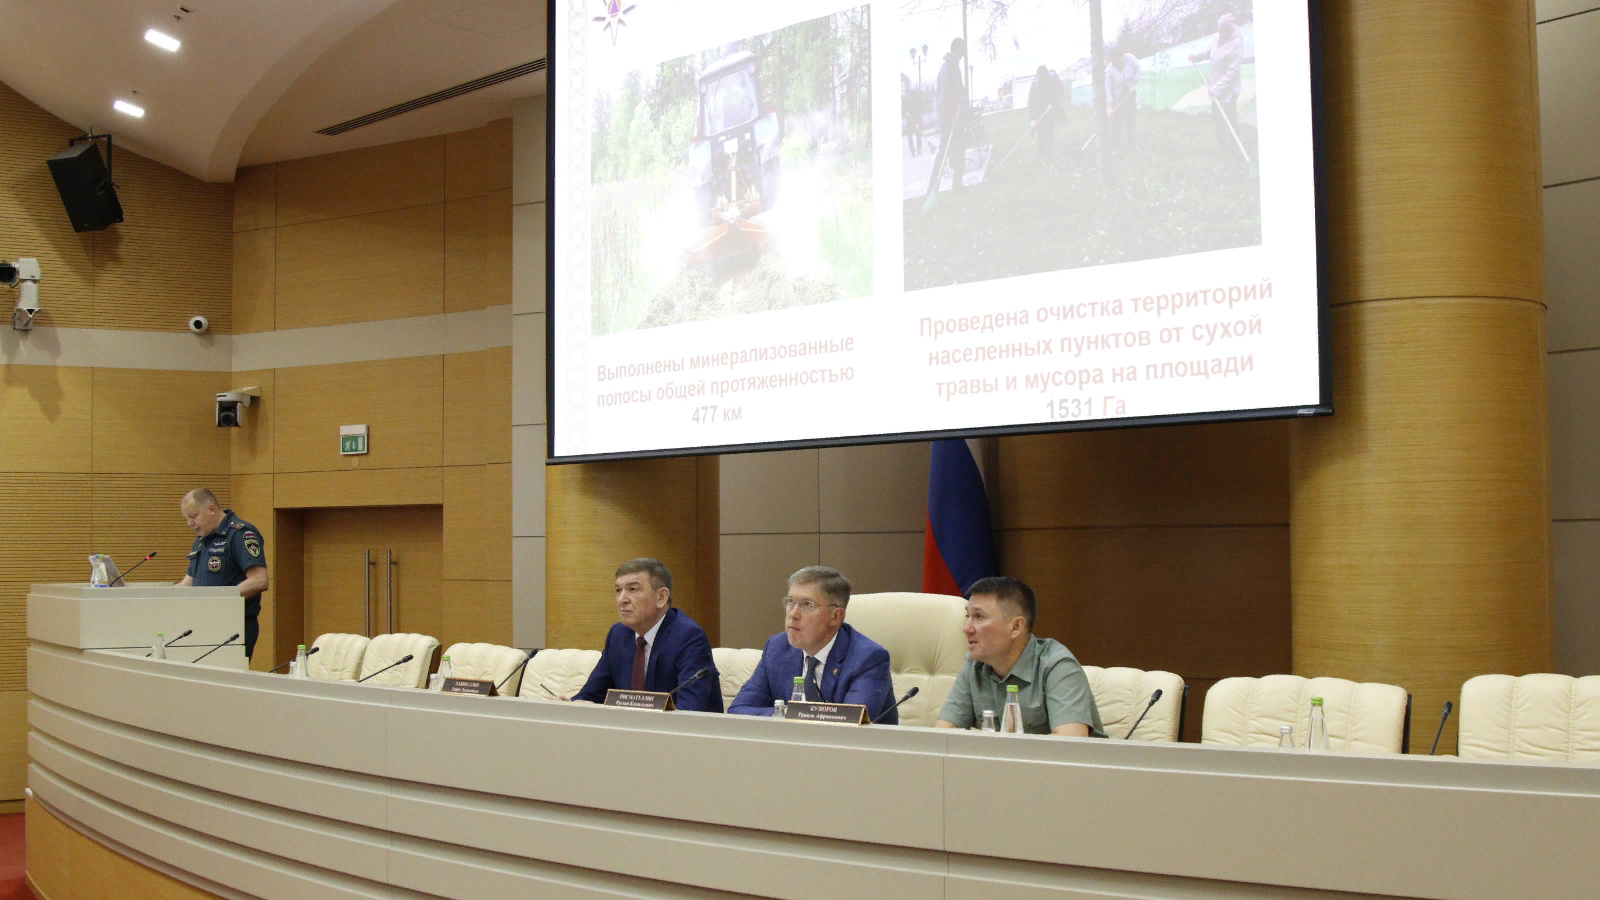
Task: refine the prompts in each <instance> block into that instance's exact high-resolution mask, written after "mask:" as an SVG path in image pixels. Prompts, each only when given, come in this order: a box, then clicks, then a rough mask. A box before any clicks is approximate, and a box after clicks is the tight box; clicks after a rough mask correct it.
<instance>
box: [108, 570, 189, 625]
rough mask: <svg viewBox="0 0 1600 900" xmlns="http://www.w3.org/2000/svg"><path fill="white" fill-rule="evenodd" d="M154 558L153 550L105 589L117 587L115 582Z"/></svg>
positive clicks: (112, 580)
mask: <svg viewBox="0 0 1600 900" xmlns="http://www.w3.org/2000/svg"><path fill="white" fill-rule="evenodd" d="M155 558H156V552H155V551H154V550H151V551H150V555H149V556H146V557H145V558H144V559H141V560H139V561H138V562H136V563H134V564H133V565H132V566H129V567H128V571H127V572H123V573H122V574H121V575H118V576H117V577H115V578H113V579H111V583H110V584H108V585H106V587H116V586H117V582H119V581H121V580H122V579H124V578H126V577H128V572H132V571H133V570H134V569H137V568H139V567H140V566H142V565H144V564H145V563H147V562H149V561H150V560H152V559H155ZM123 587H127V585H126V584H124V585H123ZM173 640H177V638H173Z"/></svg>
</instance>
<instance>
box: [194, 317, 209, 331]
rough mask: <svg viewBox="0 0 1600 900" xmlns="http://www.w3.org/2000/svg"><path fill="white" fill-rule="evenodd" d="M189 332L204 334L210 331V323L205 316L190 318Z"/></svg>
mask: <svg viewBox="0 0 1600 900" xmlns="http://www.w3.org/2000/svg"><path fill="white" fill-rule="evenodd" d="M189 330H190V331H192V332H194V333H195V334H205V333H206V332H207V331H210V330H211V321H210V320H209V319H207V318H206V317H205V316H190V317H189Z"/></svg>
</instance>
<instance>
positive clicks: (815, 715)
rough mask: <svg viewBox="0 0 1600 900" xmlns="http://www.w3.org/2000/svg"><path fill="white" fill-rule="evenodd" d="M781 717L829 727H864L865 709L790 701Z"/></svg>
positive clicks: (843, 704)
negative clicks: (821, 723) (819, 723)
mask: <svg viewBox="0 0 1600 900" xmlns="http://www.w3.org/2000/svg"><path fill="white" fill-rule="evenodd" d="M783 717H784V718H785V719H790V720H792V721H795V722H824V723H826V724H829V725H865V724H867V708H866V707H865V706H863V705H862V704H860V703H814V702H812V701H809V700H791V701H789V704H788V705H787V706H785V707H784V708H783Z"/></svg>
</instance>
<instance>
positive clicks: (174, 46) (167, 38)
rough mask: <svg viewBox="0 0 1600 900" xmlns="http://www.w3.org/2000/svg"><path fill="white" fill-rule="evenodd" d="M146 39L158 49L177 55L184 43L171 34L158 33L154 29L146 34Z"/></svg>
mask: <svg viewBox="0 0 1600 900" xmlns="http://www.w3.org/2000/svg"><path fill="white" fill-rule="evenodd" d="M144 39H145V40H147V41H149V42H150V43H152V44H155V45H156V46H157V47H160V48H161V49H163V50H166V51H168V52H169V53H177V52H178V48H179V47H182V46H183V42H182V41H180V40H178V39H177V38H175V37H173V36H172V35H170V34H165V33H163V32H160V31H157V30H155V29H154V28H152V29H150V30H149V31H146V32H145V33H144Z"/></svg>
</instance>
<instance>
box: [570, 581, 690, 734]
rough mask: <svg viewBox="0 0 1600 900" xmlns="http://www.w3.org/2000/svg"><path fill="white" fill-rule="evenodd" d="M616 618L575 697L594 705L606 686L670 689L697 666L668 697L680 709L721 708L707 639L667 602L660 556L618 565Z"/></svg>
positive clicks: (669, 585) (669, 587) (669, 594)
mask: <svg viewBox="0 0 1600 900" xmlns="http://www.w3.org/2000/svg"><path fill="white" fill-rule="evenodd" d="M617 618H618V619H620V620H621V621H620V622H618V623H617V624H615V625H613V626H611V631H610V632H608V633H607V634H606V647H605V650H604V651H603V652H602V653H601V655H600V662H599V664H598V665H596V666H595V667H594V671H593V672H591V673H590V674H589V681H588V683H586V684H585V685H584V686H583V690H581V691H579V692H578V695H577V696H576V697H574V698H573V699H574V700H587V701H589V702H591V703H599V702H601V701H603V700H605V698H606V691H608V690H610V689H611V688H624V689H632V690H638V691H662V692H665V691H670V690H672V689H673V688H675V687H677V686H678V685H680V684H683V682H684V681H687V680H688V679H689V677H690V676H692V675H694V673H696V672H698V671H700V670H701V669H702V668H708V669H710V671H709V672H707V673H706V674H704V675H702V676H700V678H699V679H698V680H697V681H695V682H694V683H693V684H689V685H686V686H685V687H684V688H683V689H682V690H680V691H678V693H677V694H675V695H673V701H674V702H675V703H676V704H677V707H678V708H679V709H694V710H701V711H704V712H722V689H721V687H720V683H719V680H718V677H717V667H716V664H715V663H713V662H712V661H711V641H710V640H708V639H707V638H706V633H705V630H704V629H702V628H701V627H700V626H699V625H697V624H695V621H694V620H693V619H691V618H689V617H688V616H686V615H684V614H683V613H682V612H680V611H678V610H677V609H675V608H673V606H672V573H671V572H669V571H668V570H667V567H666V565H664V564H663V563H662V562H661V561H660V560H656V559H650V558H649V557H640V558H639V559H630V560H628V561H627V562H625V563H623V564H622V566H621V567H620V568H618V569H617Z"/></svg>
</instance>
